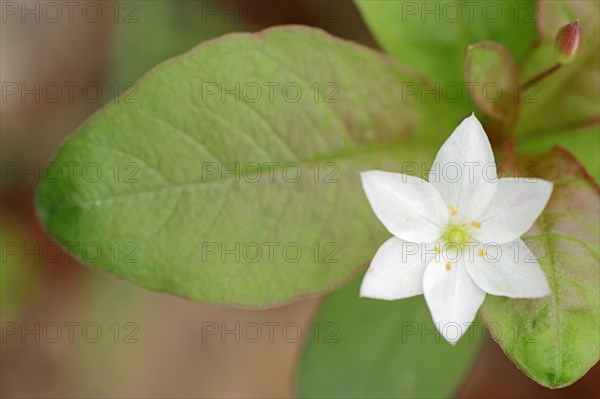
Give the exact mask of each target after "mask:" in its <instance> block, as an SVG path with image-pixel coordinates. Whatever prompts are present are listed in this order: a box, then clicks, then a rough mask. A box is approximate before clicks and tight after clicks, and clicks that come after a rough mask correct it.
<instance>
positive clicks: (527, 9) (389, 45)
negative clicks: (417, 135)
mask: <svg viewBox="0 0 600 399" xmlns="http://www.w3.org/2000/svg"><path fill="white" fill-rule="evenodd" d="M356 5H357V6H358V8H359V10H360V12H361V14H362V16H363V18H364V19H365V22H366V23H367V25H368V26H369V28H370V29H371V31H372V32H373V34H374V36H375V38H376V39H377V40H378V42H379V43H380V44H381V46H382V47H383V48H384V49H385V50H386V51H388V52H389V53H390V54H392V55H393V56H394V57H396V58H397V59H398V60H400V61H402V62H403V63H406V64H408V65H410V66H412V67H414V68H417V69H418V70H420V71H422V72H423V73H424V74H425V76H426V77H427V78H428V79H431V80H432V81H433V82H434V83H436V84H439V85H440V86H441V87H442V88H446V89H448V90H450V87H451V86H453V85H458V86H459V87H462V86H463V76H464V68H463V65H464V60H465V56H466V53H467V47H468V46H469V45H471V44H473V43H477V42H480V41H490V40H491V41H495V42H498V43H500V44H502V45H503V46H505V47H506V48H507V49H508V51H509V52H510V53H511V54H512V55H513V56H514V57H515V59H517V60H521V57H523V55H524V54H525V53H526V51H527V49H528V48H529V47H530V46H531V45H532V44H533V43H534V42H535V41H536V39H537V31H536V24H535V10H536V2H535V1H519V2H518V3H514V2H508V1H506V2H504V1H500V2H498V1H479V2H471V1H467V0H464V1H448V2H445V1H436V2H431V3H430V2H426V1H419V2H417V1H389V0H356ZM461 94H462V96H461V98H460V100H461V101H456V102H460V103H461V104H463V105H464V106H465V107H464V109H465V110H468V108H470V104H469V102H468V100H469V94H468V91H467V90H466V88H464V90H463V91H462V92H461ZM469 111H471V110H469Z"/></svg>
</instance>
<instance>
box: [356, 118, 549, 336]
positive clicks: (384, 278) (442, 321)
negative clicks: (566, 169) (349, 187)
mask: <svg viewBox="0 0 600 399" xmlns="http://www.w3.org/2000/svg"><path fill="white" fill-rule="evenodd" d="M361 177H362V184H363V188H364V190H365V193H366V194H367V198H368V199H369V202H370V203H371V207H372V208H373V211H374V212H375V214H376V215H377V217H378V218H379V220H380V221H381V223H383V225H384V226H385V227H386V228H387V229H388V230H389V232H390V233H392V234H393V235H394V237H392V238H390V239H389V240H388V241H386V242H385V243H384V244H383V245H382V246H381V247H380V248H379V250H378V251H377V253H376V254H375V256H374V258H373V260H372V262H371V266H370V268H369V270H368V272H367V273H366V274H365V277H364V279H363V282H362V285H361V288H360V295H361V296H362V297H369V298H375V299H384V300H395V299H402V298H408V297H411V296H414V295H419V294H424V295H425V300H426V302H427V305H428V307H429V310H430V312H431V316H432V318H433V321H434V322H435V325H436V327H437V329H438V330H439V331H440V333H441V334H442V335H443V336H444V338H445V339H446V340H447V341H448V342H450V343H452V344H454V343H456V342H457V341H458V340H459V339H460V337H461V336H462V335H463V334H464V332H465V331H466V330H467V328H468V326H469V324H470V323H471V322H472V321H473V320H474V318H475V314H476V313H477V310H478V309H479V307H480V306H481V304H482V303H483V300H484V298H485V295H486V293H489V294H492V295H502V296H507V297H510V298H538V297H542V296H545V295H548V294H549V293H550V288H549V287H548V283H547V281H546V277H545V276H544V273H543V271H542V270H541V268H540V266H539V264H538V262H537V260H536V259H535V257H534V256H533V254H532V253H531V251H530V250H529V249H528V248H527V245H526V244H525V243H524V242H523V241H522V240H521V239H520V237H521V235H523V234H524V233H525V232H526V231H527V230H528V229H529V228H530V227H531V226H532V225H533V223H534V222H535V220H536V219H537V218H538V216H539V215H540V213H541V212H542V210H543V209H544V207H545V206H546V203H547V202H548V199H549V198H550V194H551V192H552V184H551V183H550V182H547V181H545V180H541V179H535V180H534V179H522V178H501V179H498V177H497V175H496V164H495V162H494V154H493V152H492V148H491V146H490V143H489V141H488V138H487V136H486V134H485V131H484V130H483V127H482V126H481V124H480V123H479V121H478V120H477V118H476V117H475V116H474V115H471V116H470V117H468V118H466V119H465V120H464V121H463V122H462V123H461V124H460V125H459V126H458V127H457V128H456V129H455V130H454V132H453V133H452V135H451V136H450V137H449V138H448V140H447V141H446V142H445V143H444V145H443V146H442V148H441V149H440V150H439V152H438V154H437V156H436V158H435V161H434V164H433V167H432V169H431V172H430V173H429V181H425V180H423V179H420V178H418V177H414V176H408V175H404V174H400V173H389V172H383V171H377V170H373V171H368V172H363V173H361ZM532 180H533V181H532Z"/></svg>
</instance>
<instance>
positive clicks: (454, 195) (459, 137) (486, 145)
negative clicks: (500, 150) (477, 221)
mask: <svg viewBox="0 0 600 399" xmlns="http://www.w3.org/2000/svg"><path fill="white" fill-rule="evenodd" d="M429 181H430V182H431V184H433V185H434V186H435V188H436V189H437V190H438V191H439V192H440V194H441V195H442V198H443V199H444V201H446V204H447V205H448V206H453V207H455V208H456V209H457V210H458V216H460V217H461V218H462V219H464V220H472V219H474V218H476V217H477V216H479V214H481V212H483V210H484V209H485V208H486V207H487V205H488V204H489V203H490V201H491V199H492V196H493V195H494V188H495V185H496V181H497V174H496V162H495V161H494V153H493V152H492V146H491V145H490V142H489V140H488V138H487V135H486V134H485V131H484V130H483V127H482V126H481V123H479V121H478V120H477V118H476V117H475V115H474V114H473V115H471V116H470V117H468V118H466V119H465V120H463V121H462V123H461V124H460V125H458V127H457V128H456V129H455V130H454V132H453V133H452V135H451V136H450V137H449V138H448V140H446V142H445V143H444V145H443V146H442V148H440V150H439V151H438V154H437V156H436V157H435V161H434V162H433V166H432V168H431V171H430V172H429Z"/></svg>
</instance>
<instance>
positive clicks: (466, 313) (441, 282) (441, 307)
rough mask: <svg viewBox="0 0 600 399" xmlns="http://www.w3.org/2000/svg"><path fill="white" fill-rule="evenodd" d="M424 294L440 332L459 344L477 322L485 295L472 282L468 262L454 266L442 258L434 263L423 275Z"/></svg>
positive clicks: (449, 340) (438, 258) (431, 263)
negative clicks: (474, 322) (476, 318)
mask: <svg viewBox="0 0 600 399" xmlns="http://www.w3.org/2000/svg"><path fill="white" fill-rule="evenodd" d="M423 293H424V294H425V300H426V301H427V306H429V311H430V312H431V317H432V318H433V321H434V323H435V326H436V328H437V329H438V331H439V332H440V334H442V336H443V337H444V338H445V339H446V341H448V342H450V343H451V344H453V345H454V344H455V343H456V342H457V341H458V340H459V339H460V337H461V336H462V335H463V334H464V333H465V332H466V331H467V329H468V328H469V325H470V324H471V323H472V322H473V320H474V319H475V314H476V313H477V310H478V309H479V307H480V306H481V304H482V303H483V300H484V299H485V292H484V291H483V290H481V288H479V287H478V286H477V285H476V284H475V283H474V282H473V280H472V279H471V277H470V276H469V273H468V272H467V270H466V268H465V265H464V262H462V261H459V262H458V263H453V264H451V268H450V270H448V269H447V268H446V262H445V261H444V260H443V259H442V257H436V259H434V260H432V261H431V262H430V263H429V265H427V268H426V269H425V274H424V275H423Z"/></svg>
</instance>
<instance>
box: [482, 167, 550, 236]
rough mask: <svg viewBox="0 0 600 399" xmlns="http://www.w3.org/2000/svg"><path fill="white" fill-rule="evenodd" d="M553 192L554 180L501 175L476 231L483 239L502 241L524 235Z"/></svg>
mask: <svg viewBox="0 0 600 399" xmlns="http://www.w3.org/2000/svg"><path fill="white" fill-rule="evenodd" d="M550 194H552V183H550V182H548V181H546V180H542V179H515V178H502V179H500V180H499V181H498V185H497V187H496V193H495V194H494V197H493V198H492V202H491V203H490V204H489V206H488V207H487V208H486V210H485V211H484V212H483V214H481V215H480V216H479V217H478V218H477V221H478V222H479V223H480V224H481V227H479V228H478V229H476V230H475V231H474V232H473V236H474V237H475V239H476V240H478V241H480V242H494V243H498V244H503V243H505V242H510V241H513V240H516V239H517V238H519V237H521V236H522V235H523V234H525V233H526V232H527V230H529V228H530V227H531V226H532V225H533V223H534V222H535V221H536V219H537V218H538V217H539V216H540V214H541V213H542V211H543V210H544V208H545V207H546V204H547V203H548V200H549V199H550Z"/></svg>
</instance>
